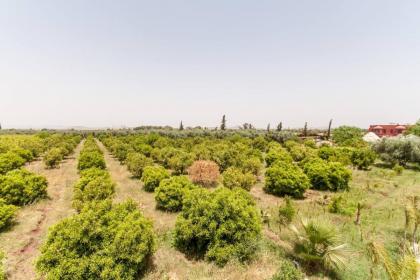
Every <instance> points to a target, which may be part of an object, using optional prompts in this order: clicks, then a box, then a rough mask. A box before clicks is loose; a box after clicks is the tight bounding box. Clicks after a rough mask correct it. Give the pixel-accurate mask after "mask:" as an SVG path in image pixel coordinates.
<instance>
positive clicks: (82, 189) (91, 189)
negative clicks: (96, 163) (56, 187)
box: [72, 168, 115, 211]
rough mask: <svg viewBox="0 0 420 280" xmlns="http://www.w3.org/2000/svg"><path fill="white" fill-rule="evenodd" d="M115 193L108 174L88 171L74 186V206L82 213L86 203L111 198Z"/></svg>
mask: <svg viewBox="0 0 420 280" xmlns="http://www.w3.org/2000/svg"><path fill="white" fill-rule="evenodd" d="M114 192H115V184H114V183H113V182H112V180H111V177H110V176H109V173H108V172H106V171H105V170H102V169H97V168H91V169H86V170H84V171H82V173H81V177H80V180H79V181H78V182H77V184H76V185H75V186H74V191H73V202H72V205H73V207H74V208H75V209H76V210H77V211H80V210H82V208H83V207H84V206H85V205H86V203H89V202H92V201H95V200H105V199H108V198H111V197H112V195H113V194H114Z"/></svg>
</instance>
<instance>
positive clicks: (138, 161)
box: [126, 153, 153, 178]
mask: <svg viewBox="0 0 420 280" xmlns="http://www.w3.org/2000/svg"><path fill="white" fill-rule="evenodd" d="M126 164H127V168H128V170H129V171H130V172H131V174H133V176H134V177H137V178H140V177H141V175H142V174H143V169H144V168H145V167H146V166H149V165H153V160H152V159H151V158H148V157H146V156H145V155H143V154H140V153H130V154H128V156H127V160H126Z"/></svg>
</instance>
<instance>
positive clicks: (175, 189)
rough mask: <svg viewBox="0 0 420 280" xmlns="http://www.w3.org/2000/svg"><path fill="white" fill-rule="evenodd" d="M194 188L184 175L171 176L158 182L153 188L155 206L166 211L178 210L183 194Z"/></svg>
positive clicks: (180, 207)
mask: <svg viewBox="0 0 420 280" xmlns="http://www.w3.org/2000/svg"><path fill="white" fill-rule="evenodd" d="M194 188H196V186H195V185H194V184H193V183H191V181H190V180H189V179H188V178H187V177H186V176H173V177H171V178H168V179H164V180H162V181H161V182H160V184H159V187H157V188H156V189H155V200H156V203H157V204H156V206H157V208H159V209H163V210H167V211H172V212H175V211H180V210H181V209H182V201H183V199H184V196H185V194H186V193H187V192H188V191H190V190H192V189H194Z"/></svg>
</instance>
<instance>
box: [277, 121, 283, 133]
mask: <svg viewBox="0 0 420 280" xmlns="http://www.w3.org/2000/svg"><path fill="white" fill-rule="evenodd" d="M282 129H283V123H282V122H279V124H278V125H277V131H278V132H280V131H281V130H282Z"/></svg>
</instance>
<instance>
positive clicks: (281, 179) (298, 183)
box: [264, 162, 310, 198]
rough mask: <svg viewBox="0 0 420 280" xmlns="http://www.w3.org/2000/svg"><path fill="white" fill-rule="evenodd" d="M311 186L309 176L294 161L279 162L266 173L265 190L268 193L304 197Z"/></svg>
mask: <svg viewBox="0 0 420 280" xmlns="http://www.w3.org/2000/svg"><path fill="white" fill-rule="evenodd" d="M309 187H310V183H309V179H308V177H307V176H306V175H305V173H303V171H302V170H301V169H300V168H299V167H298V166H296V165H295V164H293V163H287V162H284V163H281V164H280V163H277V164H275V165H273V166H272V167H269V168H268V169H267V171H266V173H265V186H264V190H265V191H266V192H267V193H271V194H274V195H279V196H283V195H290V196H292V197H296V198H302V197H303V194H304V193H305V190H307V189H309Z"/></svg>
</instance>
